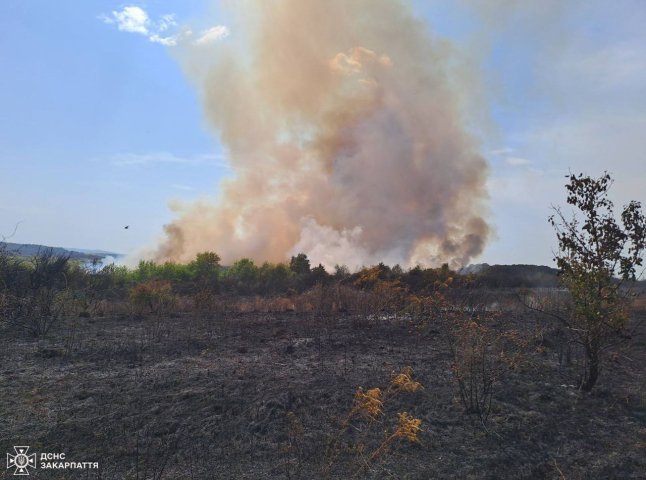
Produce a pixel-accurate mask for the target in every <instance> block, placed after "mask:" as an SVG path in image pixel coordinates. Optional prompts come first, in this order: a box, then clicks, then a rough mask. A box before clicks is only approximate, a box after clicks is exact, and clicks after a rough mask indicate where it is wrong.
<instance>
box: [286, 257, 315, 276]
mask: <svg viewBox="0 0 646 480" xmlns="http://www.w3.org/2000/svg"><path fill="white" fill-rule="evenodd" d="M289 269H290V270H291V271H292V272H294V273H295V274H296V275H307V274H309V273H310V261H309V259H308V258H307V255H305V254H304V253H299V254H298V255H296V256H295V257H292V259H291V260H290V261H289Z"/></svg>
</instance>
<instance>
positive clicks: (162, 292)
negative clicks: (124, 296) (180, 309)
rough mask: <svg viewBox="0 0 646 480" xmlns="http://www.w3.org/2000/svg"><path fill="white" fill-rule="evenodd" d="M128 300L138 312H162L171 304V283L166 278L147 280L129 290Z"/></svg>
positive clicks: (172, 299) (172, 300) (168, 308)
mask: <svg viewBox="0 0 646 480" xmlns="http://www.w3.org/2000/svg"><path fill="white" fill-rule="evenodd" d="M130 302H131V304H132V305H133V306H134V307H135V309H136V310H137V312H138V313H143V312H144V311H146V310H147V311H148V312H149V313H155V314H159V313H163V312H167V311H168V310H170V308H171V307H172V306H173V303H174V298H173V295H172V288H171V284H170V282H169V281H167V280H148V281H146V282H141V283H139V284H137V285H135V286H134V287H133V288H132V289H131V290H130Z"/></svg>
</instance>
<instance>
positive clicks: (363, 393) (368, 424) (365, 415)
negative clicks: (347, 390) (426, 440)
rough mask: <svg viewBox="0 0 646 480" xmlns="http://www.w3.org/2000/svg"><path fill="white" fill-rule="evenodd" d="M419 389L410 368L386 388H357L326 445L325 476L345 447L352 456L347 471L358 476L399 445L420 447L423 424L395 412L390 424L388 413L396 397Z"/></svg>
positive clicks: (394, 375)
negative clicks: (346, 410)
mask: <svg viewBox="0 0 646 480" xmlns="http://www.w3.org/2000/svg"><path fill="white" fill-rule="evenodd" d="M422 388H423V387H422V385H421V384H420V383H419V382H417V381H416V380H414V379H413V369H412V368H410V367H406V368H404V369H403V370H402V371H401V372H398V373H395V374H393V375H392V378H391V380H390V382H389V384H388V385H387V386H386V387H385V388H379V387H374V388H369V389H365V390H364V389H363V388H362V387H358V388H357V390H356V391H355V394H354V398H353V402H352V408H351V409H350V411H349V413H348V414H347V416H346V417H345V418H344V419H343V421H342V423H341V428H340V430H339V432H338V433H337V435H336V436H335V437H334V438H333V439H332V441H331V442H330V444H329V447H328V450H327V456H326V460H327V466H326V468H327V473H330V469H331V468H332V467H333V466H334V465H335V463H336V462H337V460H338V458H339V457H340V455H341V454H342V453H344V452H343V448H342V445H344V446H346V448H347V451H346V453H350V454H351V455H350V462H349V465H347V467H348V468H349V470H350V471H352V470H354V473H355V474H359V473H361V472H362V471H363V470H366V469H371V468H372V467H373V465H374V463H375V462H376V460H377V459H378V458H380V457H382V456H383V455H385V454H387V453H388V451H389V450H390V449H391V447H392V446H393V445H395V444H396V443H397V442H398V441H405V442H409V443H419V437H418V436H419V434H420V433H421V432H422V421H421V420H420V419H418V418H415V417H414V416H412V415H410V414H409V413H408V412H397V413H396V415H395V416H394V421H393V417H391V416H390V415H388V414H387V410H388V407H390V410H391V411H392V408H393V403H394V402H393V400H394V399H395V397H397V396H399V395H401V394H404V393H408V394H410V393H414V392H417V391H419V390H421V389H422ZM346 437H347V438H346ZM344 440H345V442H344Z"/></svg>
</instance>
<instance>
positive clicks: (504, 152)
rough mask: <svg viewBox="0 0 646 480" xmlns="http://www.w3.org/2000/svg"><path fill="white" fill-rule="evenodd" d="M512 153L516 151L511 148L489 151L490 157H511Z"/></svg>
mask: <svg viewBox="0 0 646 480" xmlns="http://www.w3.org/2000/svg"><path fill="white" fill-rule="evenodd" d="M510 153H514V149H513V148H510V147H503V148H497V149H495V150H490V151H489V155H509V154H510Z"/></svg>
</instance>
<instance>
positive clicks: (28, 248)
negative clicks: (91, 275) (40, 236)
mask: <svg viewBox="0 0 646 480" xmlns="http://www.w3.org/2000/svg"><path fill="white" fill-rule="evenodd" d="M0 248H5V249H6V250H7V252H9V253H10V254H12V255H17V256H20V257H33V256H34V255H38V253H39V252H42V251H43V250H49V249H51V250H52V252H53V253H54V255H68V256H69V257H70V259H72V260H83V261H88V262H91V261H93V260H102V259H103V258H105V257H119V256H120V255H119V254H118V253H113V252H106V251H103V250H86V249H80V248H79V249H68V248H62V247H48V246H46V245H35V244H31V243H10V242H0Z"/></svg>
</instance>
